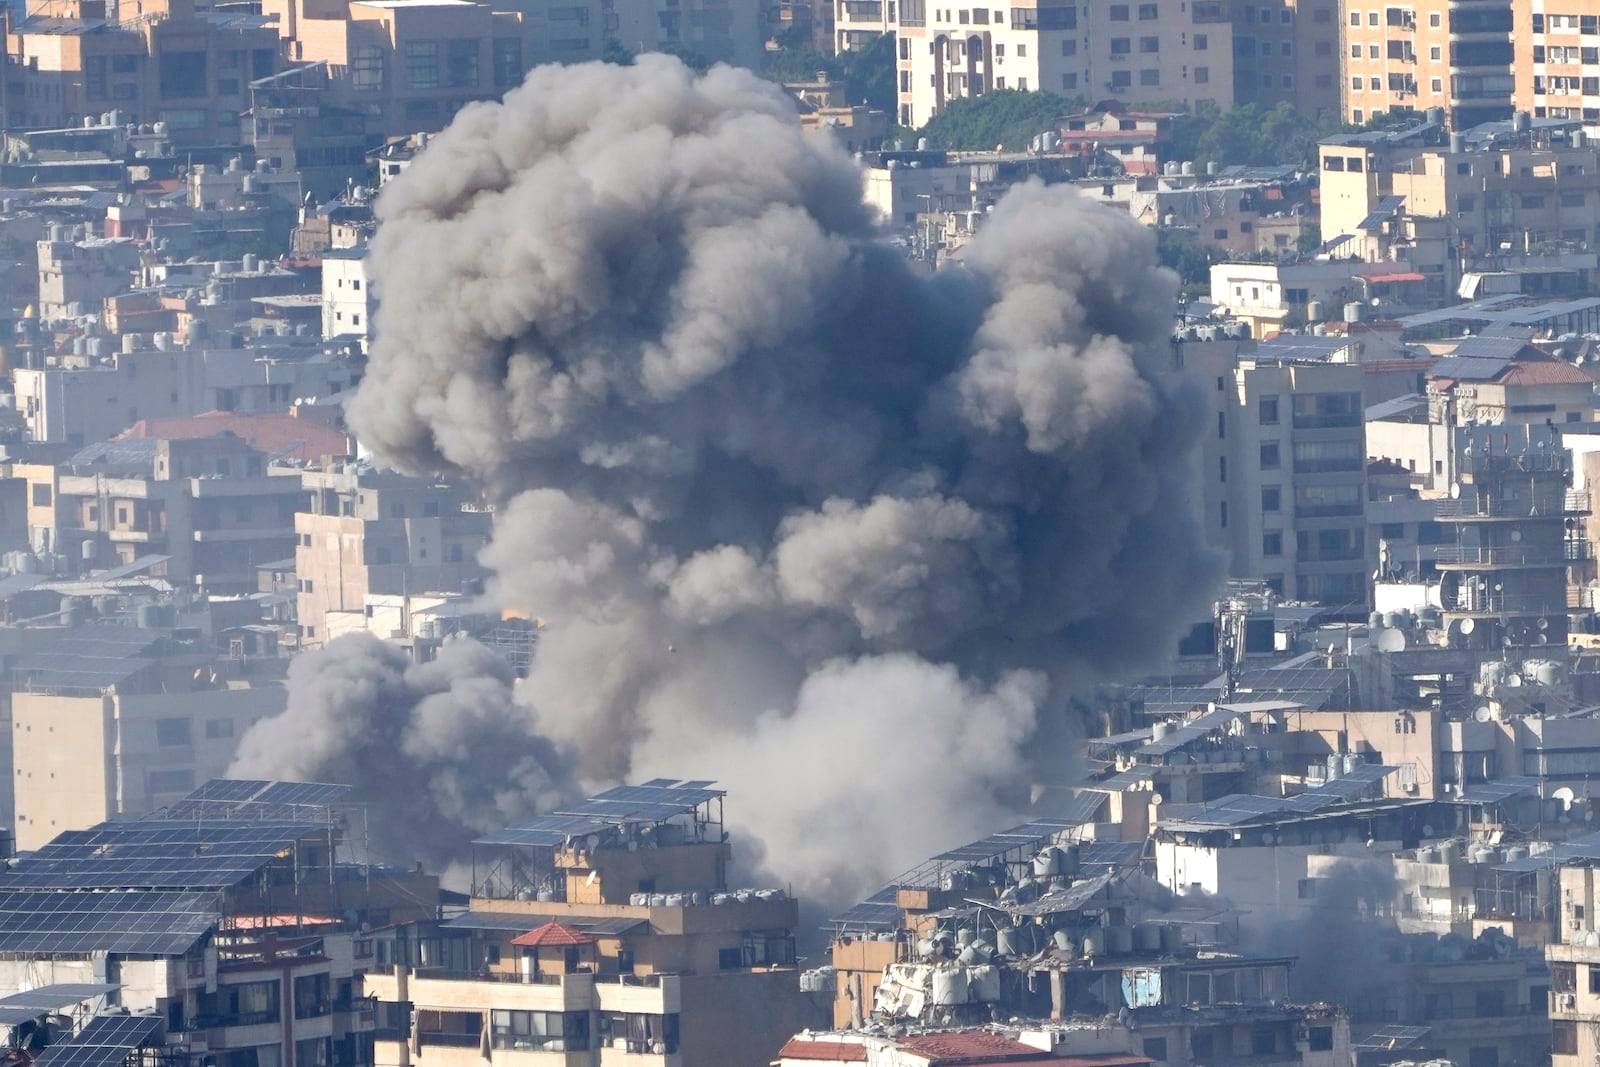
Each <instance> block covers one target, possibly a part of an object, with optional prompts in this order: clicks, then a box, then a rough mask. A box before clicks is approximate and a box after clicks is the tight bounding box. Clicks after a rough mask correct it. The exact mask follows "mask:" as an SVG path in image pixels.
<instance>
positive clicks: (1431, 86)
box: [1428, 78, 1444, 93]
mask: <svg viewBox="0 0 1600 1067" xmlns="http://www.w3.org/2000/svg"><path fill="white" fill-rule="evenodd" d="M1428 91H1429V92H1434V93H1442V92H1444V79H1443V78H1434V79H1432V80H1431V81H1429V82H1428Z"/></svg>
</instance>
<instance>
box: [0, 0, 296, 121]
mask: <svg viewBox="0 0 1600 1067" xmlns="http://www.w3.org/2000/svg"><path fill="white" fill-rule="evenodd" d="M6 38H7V50H6V54H7V55H8V56H18V57H20V58H21V60H22V62H21V64H20V69H19V71H18V74H20V78H18V79H16V81H19V82H20V86H18V85H14V86H13V88H12V90H11V92H9V93H8V100H7V110H8V112H9V113H10V114H11V115H13V116H14V117H16V118H19V119H21V121H20V122H14V123H13V125H14V126H18V127H23V128H30V127H31V128H34V129H59V128H62V127H71V126H80V127H81V126H82V125H83V120H84V119H85V118H86V117H98V116H100V115H102V114H104V113H112V112H114V113H115V116H116V119H115V121H114V122H112V123H111V125H119V124H122V123H129V122H133V123H149V124H152V125H153V124H155V123H160V124H161V128H160V133H161V135H162V136H163V137H165V138H167V139H168V140H169V141H170V143H173V144H190V145H194V144H199V145H214V144H226V143H230V142H231V141H232V140H233V139H234V138H235V137H237V136H238V133H237V131H238V115H239V112H240V111H242V110H244V109H245V108H246V107H247V106H248V99H249V98H248V95H247V90H248V87H249V83H250V81H251V80H252V79H255V78H265V77H268V76H270V75H272V74H275V73H277V71H278V66H279V55H278V49H277V47H276V34H274V32H273V30H272V28H271V26H270V25H268V23H267V21H266V20H264V19H262V18H261V17H259V16H255V15H247V14H243V13H235V12H227V13H223V12H217V11H210V10H203V9H197V7H196V5H195V3H194V0H120V2H119V0H111V2H110V3H107V2H106V0H42V2H39V3H35V4H31V5H29V17H28V18H26V19H22V20H20V21H18V22H16V23H14V24H12V25H11V26H10V27H9V28H8V32H7V34H6ZM18 88H20V90H21V91H20V92H18V91H17V89H18Z"/></svg>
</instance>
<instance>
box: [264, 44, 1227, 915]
mask: <svg viewBox="0 0 1600 1067" xmlns="http://www.w3.org/2000/svg"><path fill="white" fill-rule="evenodd" d="M378 213H379V216H380V218H381V220H382V225H381V228H380V231H379V233H378V236H377V238H376V240H375V242H374V245H373V252H372V261H371V263H372V272H373V276H374V279H375V282H376V285H377V291H378V295H379V297H380V299H381V311H380V313H379V316H378V321H377V330H378V335H377V339H376V341H375V343H374V346H373V350H372V357H371V367H370V372H369V373H368V375H367V377H366V378H365V380H364V381H363V383H362V386H361V389H360V392H359V394H358V395H357V397H356V398H355V400H354V402H353V403H352V405H351V409H350V417H351V421H352V423H353V424H354V425H355V426H356V427H357V429H358V432H359V435H360V437H361V439H362V441H363V443H364V444H365V445H366V446H367V447H368V448H370V449H371V450H372V451H373V452H374V453H375V454H376V455H377V456H378V457H379V458H381V459H382V460H383V461H385V462H389V463H393V464H395V465H397V466H399V467H402V468H405V469H410V470H414V471H418V472H427V473H430V474H445V475H457V476H461V475H464V476H466V477H469V478H471V479H474V480H476V481H479V482H481V483H483V484H484V485H485V486H487V487H488V489H489V491H490V493H491V494H492V495H493V496H494V498H495V499H497V500H498V502H499V506H498V510H497V515H496V523H495V529H496V532H495V537H494V540H493V543H492V544H491V545H490V547H489V548H488V549H487V551H486V554H485V557H484V558H485V562H486V563H487V564H489V565H490V567H491V568H492V569H493V571H494V573H495V575H496V577H495V579H494V580H493V582H492V584H491V588H490V591H489V592H490V599H491V600H494V601H495V602H497V603H499V604H501V605H505V606H515V607H517V608H520V609H522V610H525V611H529V612H532V613H534V614H537V615H539V616H541V617H543V618H545V619H547V620H548V621H549V623H550V626H549V629H548V631H547V633H546V635H545V637H544V638H543V640H542V641H541V645H540V651H539V655H538V657H537V661H536V663H535V665H534V668H533V670H532V673H531V674H530V676H529V677H528V678H527V680H526V682H525V683H524V684H523V685H522V686H520V687H519V691H518V699H519V701H521V702H522V703H524V704H525V705H526V706H527V707H528V708H531V709H536V711H537V724H538V728H539V729H540V730H541V731H542V733H543V735H544V736H545V737H547V738H549V739H550V740H551V741H552V742H553V743H555V744H557V745H559V746H562V747H563V748H570V750H572V751H574V752H575V753H576V754H577V757H578V760H579V766H578V772H579V774H580V776H581V777H582V778H583V779H584V780H585V781H586V782H588V783H604V782H609V781H614V780H618V779H622V778H632V779H639V778H643V777H650V776H656V775H679V776H695V777H703V778H714V779H717V780H719V781H720V782H721V783H722V784H724V785H725V786H726V787H728V788H729V789H730V790H731V791H732V797H731V807H730V809H729V817H730V822H731V823H732V825H733V827H734V829H735V830H736V832H737V833H738V834H740V835H743V838H744V839H745V840H749V839H750V838H751V836H752V835H753V837H754V838H755V839H756V840H757V841H759V843H760V849H761V852H760V855H761V856H762V857H763V858H762V863H763V865H764V871H763V873H764V874H765V875H767V876H769V877H775V878H778V879H782V880H787V881H791V882H793V883H794V884H795V886H796V888H797V889H799V890H801V891H805V892H808V893H813V894H826V895H828V896H829V897H830V898H832V899H834V900H837V899H841V898H844V897H848V896H851V895H853V894H855V893H858V892H859V891H860V890H862V889H863V888H870V887H873V886H875V885H876V884H879V883H881V882H882V881H883V880H884V879H885V878H887V877H888V876H890V875H892V874H893V873H896V871H897V869H900V868H903V867H905V866H908V865H909V864H911V863H913V862H915V861H917V860H919V859H921V858H922V857H924V856H925V855H927V854H928V853H929V852H931V851H936V850H938V849H939V848H941V847H947V846H948V845H949V844H952V843H954V842H955V841H957V840H959V839H960V838H962V837H966V836H974V835H977V834H981V833H985V832H988V831H989V830H991V829H993V828H994V825H995V823H996V822H997V821H1000V820H1002V819H1004V818H1007V817H1009V816H1010V815H1011V814H1012V813H1013V811H1014V810H1015V808H1016V807H1017V806H1018V805H1019V804H1020V803H1021V802H1023V801H1025V799H1026V782H1027V781H1029V780H1030V775H1032V774H1036V773H1038V774H1044V775H1046V776H1059V775H1060V774H1061V773H1062V771H1063V769H1064V768H1063V766H1062V764H1063V763H1064V762H1065V761H1066V758H1067V757H1066V755H1065V753H1061V752H1054V751H1036V752H1032V753H1028V748H1029V741H1030V739H1032V738H1037V737H1039V736H1041V733H1040V731H1041V727H1046V726H1048V727H1051V728H1052V730H1054V728H1055V727H1057V726H1058V725H1059V723H1060V722H1062V721H1063V719H1064V717H1065V716H1067V715H1068V714H1069V712H1068V710H1067V703H1066V698H1067V696H1068V694H1069V693H1070V692H1071V691H1072V690H1073V689H1074V688H1075V687H1077V686H1079V685H1081V684H1083V683H1086V682H1088V681H1090V680H1092V679H1094V678H1097V677H1104V676H1106V675H1108V674H1112V673H1115V672H1121V671H1126V670H1128V669H1130V668H1133V667H1136V666H1137V665H1139V664H1141V663H1143V662H1146V661H1147V660H1149V659H1151V658H1153V657H1155V656H1158V655H1160V654H1161V653H1163V652H1165V651H1166V649H1167V648H1168V647H1169V646H1170V643H1171V641H1172V640H1173V639H1174V638H1175V629H1176V624H1177V623H1180V622H1181V621H1182V620H1184V619H1187V618H1189V617H1190V616H1191V613H1192V610H1193V609H1194V608H1195V607H1196V606H1198V605H1199V604H1201V603H1203V601H1204V600H1205V599H1206V598H1208V597H1209V595H1210V593H1211V591H1212V587H1213V583H1214V580H1215V577H1216V575H1217V573H1218V568H1217V566H1216V561H1215V560H1214V559H1213V557H1212V556H1211V554H1210V553H1209V552H1208V551H1207V550H1205V549H1204V548H1203V547H1202V546H1203V537H1202V533H1201V531H1200V528H1199V526H1198V525H1197V523H1196V522H1195V521H1194V518H1193V516H1191V515H1190V513H1189V511H1188V507H1187V502H1188V501H1189V500H1190V499H1191V493H1190V491H1189V490H1190V487H1189V486H1188V484H1186V480H1187V478H1188V476H1189V471H1190V464H1189V463H1188V458H1189V456H1188V454H1189V451H1190V449H1191V448H1192V446H1193V444H1194V442H1195V440H1196V438H1197V434H1198V433H1199V431H1200V427H1199V411H1200V408H1199V406H1198V404H1196V403H1193V402H1191V401H1192V398H1191V397H1189V396H1187V395H1184V394H1181V393H1180V392H1178V391H1175V390H1176V386H1175V384H1174V383H1173V382H1172V381H1171V380H1170V379H1168V378H1166V377H1164V376H1163V374H1162V370H1163V368H1164V367H1165V366H1166V365H1167V364H1168V363H1169V362H1170V359H1171V350H1170V346H1169V342H1168V338H1169V334H1170V327H1171V321H1172V312H1173V301H1174V294H1175V285H1176V282H1175V278H1174V277H1173V275H1171V274H1170V273H1169V272H1167V271H1165V270H1163V269H1161V268H1160V267H1159V266H1158V265H1157V261H1156V257H1155V246H1154V242H1153V241H1152V240H1151V239H1150V237H1149V235H1148V234H1147V233H1146V231H1144V230H1143V229H1142V228H1141V227H1139V226H1138V225H1136V224H1135V223H1133V222H1132V221H1131V220H1129V219H1128V218H1127V217H1126V216H1121V215H1118V214H1115V213H1113V212H1110V211H1106V210H1104V209H1102V208H1100V207H1098V206H1097V205H1095V204H1093V203H1092V202H1090V201H1088V200H1087V199H1085V198H1083V197H1081V196H1080V195H1079V194H1078V193H1077V192H1076V191H1074V190H1072V189H1070V188H1066V187H1045V186H1043V185H1040V184H1029V185H1024V186H1022V187H1020V188H1018V189H1016V190H1014V191H1013V192H1012V193H1011V194H1009V195H1008V196H1007V197H1006V198H1005V199H1004V200H1003V201H1002V202H1001V203H1000V204H999V205H998V206H997V207H996V208H995V209H994V211H993V212H992V213H991V214H990V215H988V216H987V218H986V225H985V227H984V229H983V232H982V233H981V234H980V236H979V237H978V239H977V240H976V241H974V242H973V243H972V244H970V245H969V246H968V247H967V248H966V249H965V250H964V252H963V260H962V261H963V263H964V269H955V270H947V271H943V272H940V273H939V274H938V275H937V276H935V277H933V278H921V277H918V276H915V275H914V274H913V273H912V272H911V271H909V270H908V269H907V268H906V266H905V264H904V263H903V261H902V260H901V258H900V256H899V254H898V253H896V252H895V251H894V250H892V249H891V248H889V247H887V246H886V245H884V244H882V243H880V242H879V240H878V235H877V234H876V233H875V231H874V229H873V226H872V222H871V220H870V216H869V213H868V211H867V210H866V208H864V206H863V205H862V202H861V180H860V177H859V174H858V172H857V170H856V168H855V165H854V164H853V163H852V162H851V161H850V160H849V159H848V158H847V157H845V156H844V155H843V154H842V153H840V152H838V151H837V150H836V149H835V148H833V147H832V146H831V145H830V144H829V143H828V142H827V141H826V140H824V139H813V138H810V137H808V136H806V135H804V134H802V133H801V132H800V131H799V129H798V128H797V126H796V123H795V119H794V114H793V108H792V106H791V104H790V103H789V102H788V101H787V100H786V99H785V98H784V96H783V95H782V93H781V92H779V91H778V90H777V89H775V88H774V87H772V86H770V85H768V84H765V83H763V82H761V81H760V80H758V79H756V78H755V77H753V76H752V75H750V74H748V73H745V72H740V71H736V70H732V69H727V68H718V69H715V70H713V71H712V72H711V73H709V74H707V75H706V76H704V77H702V78H696V77H695V76H693V75H692V74H691V73H690V72H689V71H688V70H686V69H685V68H684V67H683V66H682V65H681V64H679V63H677V62H676V61H675V60H670V59H667V58H665V57H653V56H645V57H641V59H640V61H639V62H638V63H637V64H636V65H634V66H631V67H615V66H604V65H598V64H595V65H587V66H579V67H540V68H538V69H536V70H535V71H534V72H533V73H532V74H531V75H530V77H529V79H528V82H527V83H526V84H525V85H524V86H523V87H522V88H520V89H518V90H516V91H514V92H512V93H510V94H509V95H508V96H507V97H506V99H505V101H504V103H503V104H480V105H473V106H471V107H468V108H466V109H464V110H463V111H462V112H461V114H460V115H459V116H458V117H457V119H456V121H455V122H454V123H453V124H452V126H451V127H450V128H449V129H448V130H446V131H445V132H444V133H443V134H441V135H440V136H439V137H438V138H436V139H435V141H434V142H433V144H432V145H431V146H430V147H429V149H428V151H427V152H425V153H424V154H423V155H422V156H421V157H420V158H419V159H417V160H416V161H415V162H414V163H413V164H412V166H411V168H410V169H409V170H408V171H407V172H406V174H405V175H404V176H403V177H401V178H400V179H399V180H397V181H395V182H393V183H391V185H390V186H389V187H388V188H387V189H386V191H385V193H384V194H383V196H382V197H381V198H380V200H379V203H378ZM295 699H296V701H297V702H298V700H299V697H298V696H296V698H295ZM533 724H534V718H533V713H532V712H530V713H529V717H528V718H527V719H526V720H525V721H524V725H525V727H526V728H527V729H530V730H531V729H533V728H534V727H533ZM296 740H297V739H293V738H291V739H289V741H290V743H294V742H295V741H296ZM1025 753H1027V755H1026V756H1025ZM533 803H534V802H533V801H532V800H529V801H528V804H529V806H531V805H532V804H533ZM508 814H509V813H508ZM751 855H754V853H752V854H751Z"/></svg>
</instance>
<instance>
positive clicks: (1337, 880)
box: [1250, 856, 1403, 1006]
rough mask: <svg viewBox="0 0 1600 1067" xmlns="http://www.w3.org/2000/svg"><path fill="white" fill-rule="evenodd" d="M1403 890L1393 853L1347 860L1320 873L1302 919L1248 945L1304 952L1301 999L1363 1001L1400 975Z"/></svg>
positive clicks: (1296, 986)
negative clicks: (1398, 920)
mask: <svg viewBox="0 0 1600 1067" xmlns="http://www.w3.org/2000/svg"><path fill="white" fill-rule="evenodd" d="M1398 894H1399V884H1398V883H1397V882H1396V880H1395V873H1394V862H1393V860H1392V859H1391V858H1390V857H1388V856H1382V857H1374V858H1372V859H1349V860H1341V861H1340V862H1338V863H1336V864H1334V865H1333V866H1332V867H1331V868H1329V869H1328V871H1327V872H1326V873H1325V874H1323V875H1322V876H1321V877H1319V878H1317V879H1316V897H1315V898H1314V899H1313V900H1311V901H1310V903H1309V906H1308V907H1307V909H1306V911H1305V914H1304V915H1303V916H1302V917H1301V918H1299V919H1296V920H1295V921H1293V922H1284V923H1278V924H1276V925H1275V926H1273V927H1270V928H1269V929H1268V930H1267V931H1266V932H1265V933H1264V935H1263V938H1262V942H1261V944H1259V945H1252V946H1250V947H1255V948H1260V949H1261V950H1262V951H1265V952H1268V953H1271V954H1273V955H1282V956H1295V957H1297V958H1298V960H1299V963H1298V964H1297V966H1296V967H1295V971H1294V982H1293V992H1294V998H1295V999H1296V1000H1298V1001H1302V1002H1304V1001H1326V1002H1328V1003H1333V1004H1346V1005H1357V1004H1360V1005H1363V1006H1365V1005H1367V1004H1368V1003H1370V1002H1371V1001H1372V1000H1373V999H1374V998H1375V997H1377V998H1379V999H1380V1000H1381V998H1382V996H1383V995H1384V994H1385V993H1386V991H1388V990H1389V989H1390V988H1391V987H1393V986H1395V985H1396V984H1398V983H1399V982H1400V981H1401V977H1402V973H1403V972H1402V969H1401V968H1400V967H1399V965H1398V964H1397V963H1396V962H1395V958H1394V954H1395V946H1396V942H1397V933H1396V929H1395V924H1394V919H1393V918H1392V914H1393V910H1394V906H1395V900H1396V898H1397V896H1398Z"/></svg>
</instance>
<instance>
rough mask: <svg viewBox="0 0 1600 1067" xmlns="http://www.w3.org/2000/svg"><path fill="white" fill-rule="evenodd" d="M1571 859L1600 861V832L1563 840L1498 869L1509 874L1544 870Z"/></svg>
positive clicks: (1584, 861)
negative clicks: (1544, 850) (1548, 848)
mask: <svg viewBox="0 0 1600 1067" xmlns="http://www.w3.org/2000/svg"><path fill="white" fill-rule="evenodd" d="M1571 860H1577V861H1581V862H1583V863H1596V862H1600V833H1593V834H1584V835H1583V836H1582V837H1574V838H1571V839H1569V840H1567V841H1563V842H1561V843H1560V844H1559V845H1556V846H1555V847H1554V848H1551V849H1550V850H1548V851H1546V852H1542V853H1540V854H1539V855H1537V856H1526V857H1524V858H1522V859H1520V860H1511V861H1510V862H1509V863H1503V864H1501V865H1500V866H1498V867H1496V868H1495V870H1497V871H1504V872H1506V873H1507V874H1526V873H1527V872H1529V871H1542V870H1544V869H1545V868H1546V867H1554V866H1556V865H1557V864H1559V863H1564V862H1567V861H1571Z"/></svg>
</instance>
